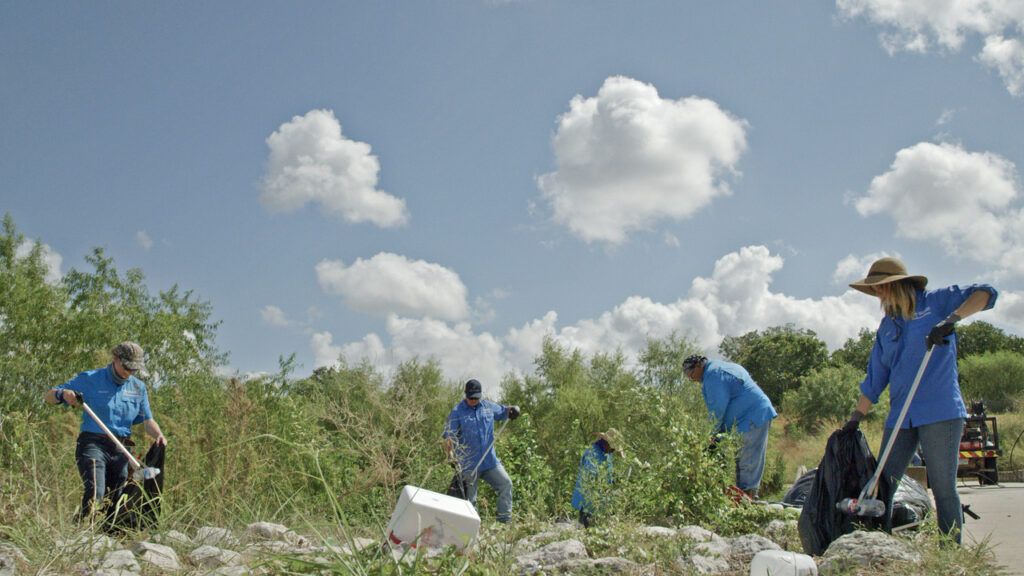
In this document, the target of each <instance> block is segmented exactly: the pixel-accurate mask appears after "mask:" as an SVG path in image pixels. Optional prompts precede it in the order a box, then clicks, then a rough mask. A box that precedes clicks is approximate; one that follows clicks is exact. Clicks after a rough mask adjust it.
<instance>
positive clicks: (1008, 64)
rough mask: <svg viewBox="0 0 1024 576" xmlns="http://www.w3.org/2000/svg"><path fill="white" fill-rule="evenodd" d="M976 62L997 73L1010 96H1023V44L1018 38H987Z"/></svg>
mask: <svg viewBox="0 0 1024 576" xmlns="http://www.w3.org/2000/svg"><path fill="white" fill-rule="evenodd" d="M978 61H979V62H981V63H982V64H984V65H986V66H989V67H990V68H995V69H996V71H997V72H999V75H1000V76H1002V78H1003V83H1004V84H1006V89H1007V90H1009V91H1010V94H1013V95H1014V96H1021V95H1024V42H1021V40H1020V39H1019V38H1003V37H1002V36H989V37H988V38H986V39H985V47H984V48H983V49H982V50H981V54H978Z"/></svg>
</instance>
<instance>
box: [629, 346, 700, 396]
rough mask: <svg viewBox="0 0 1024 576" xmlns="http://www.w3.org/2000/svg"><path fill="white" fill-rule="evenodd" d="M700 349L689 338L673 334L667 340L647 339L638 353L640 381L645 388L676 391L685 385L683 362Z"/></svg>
mask: <svg viewBox="0 0 1024 576" xmlns="http://www.w3.org/2000/svg"><path fill="white" fill-rule="evenodd" d="M700 352H701V349H700V347H699V346H697V343H696V342H694V341H693V340H692V339H691V338H688V337H683V338H680V337H679V336H678V335H677V334H676V333H675V332H673V333H672V334H670V335H669V337H668V338H666V339H663V340H659V339H654V338H649V339H648V340H647V344H646V346H645V347H644V349H643V351H641V352H640V357H639V361H640V381H641V383H643V384H644V385H646V386H653V387H656V388H663V389H666V390H678V389H680V388H682V387H683V386H684V385H685V383H686V376H685V375H683V360H685V359H686V357H687V356H690V355H691V354H699V353H700Z"/></svg>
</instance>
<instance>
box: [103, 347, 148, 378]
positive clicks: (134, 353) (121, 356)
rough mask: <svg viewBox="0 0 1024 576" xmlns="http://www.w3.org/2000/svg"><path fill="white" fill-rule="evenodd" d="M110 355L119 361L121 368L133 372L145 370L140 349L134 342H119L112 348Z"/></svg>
mask: <svg viewBox="0 0 1024 576" xmlns="http://www.w3.org/2000/svg"><path fill="white" fill-rule="evenodd" d="M110 353H111V354H112V355H113V356H114V357H115V358H117V359H118V360H120V361H121V365H122V366H124V367H125V368H127V369H129V370H132V371H135V370H142V369H143V368H145V363H144V358H143V356H144V354H143V352H142V347H141V346H139V345H138V344H136V343H135V342H121V343H120V344H118V345H117V346H114V347H113V348H112V349H111V350H110Z"/></svg>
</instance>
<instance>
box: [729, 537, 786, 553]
mask: <svg viewBox="0 0 1024 576" xmlns="http://www.w3.org/2000/svg"><path fill="white" fill-rule="evenodd" d="M727 542H728V543H729V546H730V548H731V549H732V550H731V552H732V553H733V554H734V555H736V556H753V555H754V554H757V553H758V552H760V551H762V550H781V549H782V548H780V547H779V545H778V544H776V543H775V542H772V541H771V540H769V539H767V538H765V537H764V536H761V535H759V534H744V535H743V536H737V537H736V538H730V539H729V540H727Z"/></svg>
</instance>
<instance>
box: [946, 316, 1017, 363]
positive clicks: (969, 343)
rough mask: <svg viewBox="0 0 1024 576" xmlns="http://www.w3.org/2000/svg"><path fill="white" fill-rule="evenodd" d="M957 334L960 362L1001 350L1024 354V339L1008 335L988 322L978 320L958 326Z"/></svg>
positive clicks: (957, 349) (957, 354) (957, 350)
mask: <svg viewBox="0 0 1024 576" xmlns="http://www.w3.org/2000/svg"><path fill="white" fill-rule="evenodd" d="M956 332H957V334H956V346H957V348H956V356H957V359H958V360H963V359H964V358H967V357H968V356H974V355H979V354H985V353H986V352H997V351H999V350H1009V351H1012V352H1017V353H1019V354H1021V353H1024V338H1021V337H1019V336H1013V335H1010V334H1006V333H1005V332H1003V331H1002V330H1000V329H999V328H996V327H995V326H993V325H991V324H989V323H988V322H983V321H981V320H976V321H974V322H971V323H970V324H965V325H963V326H957V329H956Z"/></svg>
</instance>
